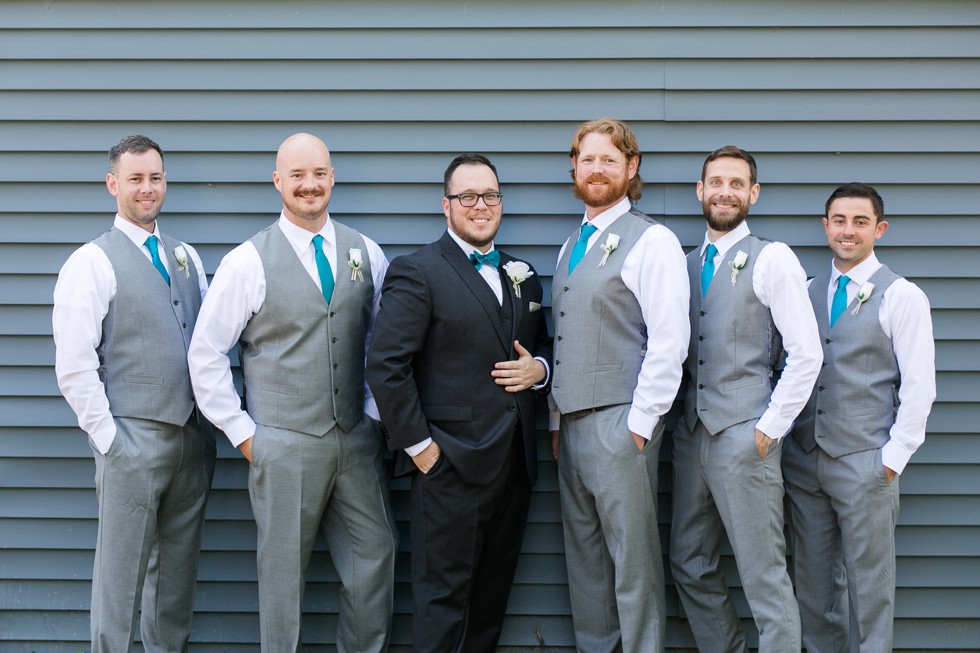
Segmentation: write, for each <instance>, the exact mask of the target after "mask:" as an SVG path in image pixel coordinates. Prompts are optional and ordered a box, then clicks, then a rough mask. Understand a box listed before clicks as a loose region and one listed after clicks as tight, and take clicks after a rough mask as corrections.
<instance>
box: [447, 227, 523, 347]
mask: <svg viewBox="0 0 980 653" xmlns="http://www.w3.org/2000/svg"><path fill="white" fill-rule="evenodd" d="M439 244H440V245H441V249H442V256H443V258H445V259H446V262H447V263H449V265H450V267H452V269H453V270H454V272H455V273H456V274H457V275H458V277H459V280H460V281H462V282H463V284H464V285H465V286H466V287H467V288H468V289H469V291H470V292H471V293H472V294H473V297H474V299H476V300H477V302H478V303H479V304H480V306H482V307H483V311H484V312H485V313H486V320H487V322H488V323H489V324H490V325H491V328H492V329H493V331H494V333H496V334H497V338H498V339H499V340H500V344H501V346H503V347H504V349H505V350H507V351H508V352H509V351H510V346H509V345H510V341H509V340H508V336H509V333H508V332H507V331H505V330H504V325H503V324H501V321H500V308H501V307H500V305H498V304H497V297H496V296H495V295H494V294H493V291H492V290H490V287H489V286H488V285H487V282H486V281H485V280H484V279H483V277H481V276H480V273H479V272H477V271H476V270H475V269H474V268H473V264H472V263H470V261H469V259H467V258H466V257H465V256H463V250H461V249H460V248H459V245H457V244H456V241H454V240H453V239H452V237H451V236H450V235H449V234H448V233H446V234H445V235H444V236H443V237H442V239H441V240H440V241H439ZM507 297H508V295H507V289H506V288H504V301H509V300H508V298H507Z"/></svg>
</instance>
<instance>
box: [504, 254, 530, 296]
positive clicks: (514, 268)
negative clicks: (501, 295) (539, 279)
mask: <svg viewBox="0 0 980 653" xmlns="http://www.w3.org/2000/svg"><path fill="white" fill-rule="evenodd" d="M504 272H505V273H506V274H507V278H508V279H510V282H511V283H512V284H513V286H514V294H515V295H517V298H518V299H520V298H521V284H522V283H524V282H525V281H527V279H528V278H529V277H533V276H534V273H533V272H531V266H530V265H528V264H527V263H525V262H524V261H511V262H509V263H506V264H504Z"/></svg>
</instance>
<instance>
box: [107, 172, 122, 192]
mask: <svg viewBox="0 0 980 653" xmlns="http://www.w3.org/2000/svg"><path fill="white" fill-rule="evenodd" d="M105 187H106V188H107V189H108V190H109V194H110V195H112V196H113V197H119V181H118V180H117V179H116V176H115V175H114V174H112V173H111V172H110V173H109V174H107V175H106V176H105Z"/></svg>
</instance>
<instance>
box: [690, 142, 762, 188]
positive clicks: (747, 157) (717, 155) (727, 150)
mask: <svg viewBox="0 0 980 653" xmlns="http://www.w3.org/2000/svg"><path fill="white" fill-rule="evenodd" d="M725 158H728V159H741V160H742V161H745V162H746V163H748V164H749V186H755V182H756V180H757V179H758V170H757V168H756V166H755V157H753V156H752V155H751V154H749V153H748V152H746V151H745V150H743V149H742V148H740V147H736V146H734V145H725V146H724V147H719V148H718V149H717V150H715V151H714V152H712V153H711V154H709V155H708V158H707V159H705V160H704V165H703V166H701V182H702V183H703V182H704V175H705V174H706V173H707V171H708V164H709V163H711V162H712V161H714V160H715V159H725Z"/></svg>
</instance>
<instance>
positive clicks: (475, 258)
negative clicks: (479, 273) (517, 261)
mask: <svg viewBox="0 0 980 653" xmlns="http://www.w3.org/2000/svg"><path fill="white" fill-rule="evenodd" d="M470 263H472V264H473V267H475V268H476V269H477V270H479V269H480V268H482V267H483V266H484V265H489V266H490V267H492V268H495V267H497V266H499V265H500V252H498V251H497V250H493V251H491V252H487V253H486V254H481V253H480V252H475V251H474V252H471V253H470Z"/></svg>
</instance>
